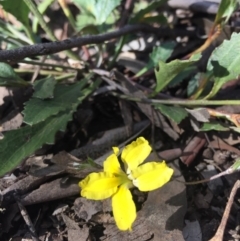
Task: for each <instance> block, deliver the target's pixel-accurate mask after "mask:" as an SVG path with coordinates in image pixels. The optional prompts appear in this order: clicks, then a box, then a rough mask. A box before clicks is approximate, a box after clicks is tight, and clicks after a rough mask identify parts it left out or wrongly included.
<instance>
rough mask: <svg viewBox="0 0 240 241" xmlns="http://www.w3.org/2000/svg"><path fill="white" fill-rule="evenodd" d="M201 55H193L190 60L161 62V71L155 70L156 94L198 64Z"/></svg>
mask: <svg viewBox="0 0 240 241" xmlns="http://www.w3.org/2000/svg"><path fill="white" fill-rule="evenodd" d="M200 57H201V54H196V55H193V56H192V57H191V58H190V59H189V60H178V59H176V60H173V61H171V62H170V63H164V62H163V61H161V60H160V61H159V70H157V69H155V75H156V79H157V85H156V88H155V92H156V93H158V92H160V91H161V90H163V89H164V88H165V87H166V86H167V85H168V84H169V83H170V82H171V81H172V80H173V78H174V77H176V76H177V75H178V74H179V73H180V72H181V71H183V70H184V69H186V68H188V67H189V66H191V65H193V64H194V63H196V62H197V61H198V60H199V59H200Z"/></svg>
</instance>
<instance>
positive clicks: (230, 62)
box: [205, 33, 240, 98]
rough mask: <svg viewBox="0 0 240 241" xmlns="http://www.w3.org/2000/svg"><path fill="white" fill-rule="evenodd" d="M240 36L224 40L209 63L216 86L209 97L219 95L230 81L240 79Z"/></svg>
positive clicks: (236, 34) (209, 69)
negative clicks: (239, 77)
mask: <svg viewBox="0 0 240 241" xmlns="http://www.w3.org/2000/svg"><path fill="white" fill-rule="evenodd" d="M239 42H240V34H239V33H233V34H232V36H231V39H230V40H224V41H223V43H222V44H221V45H220V46H219V47H218V48H216V49H215V50H214V51H213V53H212V55H211V57H210V58H209V61H208V71H209V72H210V71H212V73H213V81H214V85H213V88H212V90H211V92H210V93H209V95H208V96H206V97H205V98H211V97H213V96H215V95H216V94H217V92H218V91H219V90H220V89H221V87H222V86H223V85H224V84H225V83H227V82H228V81H230V80H233V79H236V78H238V76H239V74H240V68H239V64H240V55H239V54H236V53H239V51H240V44H239Z"/></svg>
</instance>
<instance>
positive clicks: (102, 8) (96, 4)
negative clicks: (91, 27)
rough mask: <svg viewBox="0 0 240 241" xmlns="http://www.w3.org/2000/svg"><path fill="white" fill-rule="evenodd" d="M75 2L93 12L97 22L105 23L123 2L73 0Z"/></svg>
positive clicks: (113, 0)
mask: <svg viewBox="0 0 240 241" xmlns="http://www.w3.org/2000/svg"><path fill="white" fill-rule="evenodd" d="M73 2H74V3H75V4H76V5H77V6H78V7H80V8H81V9H84V10H85V11H86V12H88V13H89V14H92V15H93V16H94V17H95V19H96V24H97V25H101V24H103V23H104V22H105V21H106V20H107V18H108V16H109V15H110V14H111V12H112V11H113V9H115V8H116V7H117V6H118V5H119V4H120V2H121V0H111V1H109V0H87V1H86V0H73Z"/></svg>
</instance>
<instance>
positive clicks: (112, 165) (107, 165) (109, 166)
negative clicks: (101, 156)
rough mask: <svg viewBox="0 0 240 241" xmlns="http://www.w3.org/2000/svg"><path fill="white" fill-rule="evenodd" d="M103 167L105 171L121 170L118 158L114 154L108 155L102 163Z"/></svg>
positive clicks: (119, 171)
mask: <svg viewBox="0 0 240 241" xmlns="http://www.w3.org/2000/svg"><path fill="white" fill-rule="evenodd" d="M103 169H104V171H105V172H109V173H112V174H113V173H115V174H118V173H122V171H121V166H120V164H119V161H118V158H117V156H116V154H112V155H110V156H109V157H108V158H107V159H106V161H104V163H103Z"/></svg>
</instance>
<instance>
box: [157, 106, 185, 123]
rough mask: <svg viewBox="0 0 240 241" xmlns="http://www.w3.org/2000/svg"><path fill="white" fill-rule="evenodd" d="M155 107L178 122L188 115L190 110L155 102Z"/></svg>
mask: <svg viewBox="0 0 240 241" xmlns="http://www.w3.org/2000/svg"><path fill="white" fill-rule="evenodd" d="M154 108H155V109H158V110H160V111H161V113H162V114H163V115H165V116H166V117H168V118H169V119H171V120H172V121H174V122H176V123H177V124H179V123H180V122H181V121H182V120H183V119H185V118H186V117H187V116H188V112H187V111H186V110H185V109H184V108H182V107H177V106H169V105H162V104H155V105H154Z"/></svg>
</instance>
